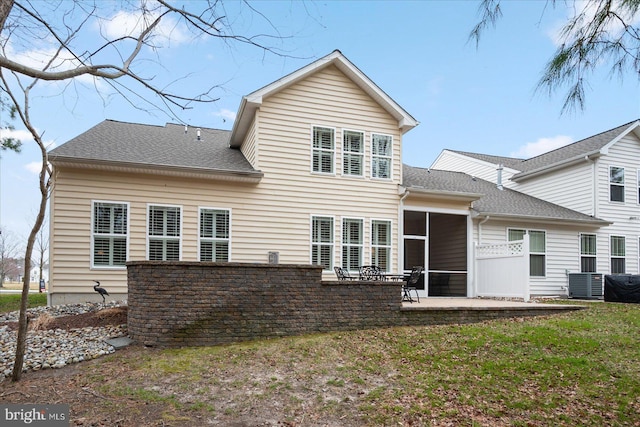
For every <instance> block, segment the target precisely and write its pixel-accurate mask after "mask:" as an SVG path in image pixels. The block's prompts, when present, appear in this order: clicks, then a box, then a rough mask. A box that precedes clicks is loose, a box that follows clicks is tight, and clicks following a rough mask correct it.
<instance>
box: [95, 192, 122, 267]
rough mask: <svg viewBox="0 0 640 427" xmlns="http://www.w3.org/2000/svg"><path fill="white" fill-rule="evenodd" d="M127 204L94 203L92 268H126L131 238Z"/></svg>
mask: <svg viewBox="0 0 640 427" xmlns="http://www.w3.org/2000/svg"><path fill="white" fill-rule="evenodd" d="M128 213H129V205H128V204H127V203H113V202H93V212H92V214H93V221H92V224H93V225H92V227H91V238H92V241H91V243H92V250H91V265H92V267H124V266H125V263H126V261H127V239H128V237H129V227H128V224H129V218H128Z"/></svg>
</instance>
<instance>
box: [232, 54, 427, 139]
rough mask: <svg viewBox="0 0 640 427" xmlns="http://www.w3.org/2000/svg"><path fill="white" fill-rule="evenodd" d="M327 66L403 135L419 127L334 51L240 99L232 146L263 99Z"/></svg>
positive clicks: (389, 98)
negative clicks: (375, 105) (373, 103)
mask: <svg viewBox="0 0 640 427" xmlns="http://www.w3.org/2000/svg"><path fill="white" fill-rule="evenodd" d="M330 65H335V66H336V67H337V68H338V69H339V70H340V71H342V72H343V73H344V74H345V75H346V76H347V77H348V78H350V79H351V80H352V81H353V82H354V83H355V84H356V85H357V86H358V87H360V88H361V89H362V90H363V91H364V92H366V93H367V94H368V95H369V96H370V97H371V98H373V99H374V100H375V101H376V102H377V103H378V104H380V106H382V108H384V109H385V110H386V111H387V112H388V113H389V114H391V115H392V116H393V117H394V118H395V119H396V120H397V121H398V128H399V129H400V130H401V132H402V133H405V132H407V131H409V130H411V129H413V128H414V127H416V126H417V125H418V121H417V120H416V119H414V118H413V117H412V116H411V115H410V114H409V113H407V112H406V111H405V110H404V109H403V108H402V107H401V106H400V105H399V104H397V103H396V102H395V101H394V100H393V99H391V97H390V96H389V95H387V94H386V93H385V92H384V91H383V90H382V89H380V88H379V87H378V86H377V85H376V84H375V83H374V82H373V81H372V80H371V79H369V77H367V76H366V75H365V74H364V73H363V72H362V71H360V69H358V67H356V66H355V65H354V64H353V63H352V62H351V61H349V60H348V59H347V58H346V57H345V56H344V55H343V54H342V52H340V51H339V50H334V51H333V52H331V53H330V54H329V55H327V56H325V57H323V58H320V59H318V60H317V61H315V62H312V63H311V64H309V65H307V66H305V67H302V68H300V69H299V70H297V71H294V72H293V73H291V74H288V75H286V76H284V77H282V78H281V79H278V80H276V81H275V82H273V83H270V84H268V85H267V86H264V87H263V88H261V89H258V90H256V91H255V92H252V93H250V94H249V95H246V96H244V97H243V98H242V100H241V102H240V107H239V108H238V114H237V117H236V120H235V122H234V124H233V130H232V132H231V141H230V146H231V147H234V148H235V147H239V146H240V144H242V141H243V140H244V138H245V136H246V134H247V131H248V129H249V126H250V125H251V122H252V121H253V118H254V116H255V113H256V110H257V109H258V108H259V107H260V105H261V104H262V100H263V99H265V98H268V97H269V96H271V95H273V94H275V93H277V92H279V91H281V90H283V89H285V88H287V87H289V86H291V85H293V84H295V83H297V82H299V81H300V80H302V79H305V78H307V77H308V76H310V75H311V74H313V73H316V72H318V71H320V70H322V69H324V68H326V67H328V66H330Z"/></svg>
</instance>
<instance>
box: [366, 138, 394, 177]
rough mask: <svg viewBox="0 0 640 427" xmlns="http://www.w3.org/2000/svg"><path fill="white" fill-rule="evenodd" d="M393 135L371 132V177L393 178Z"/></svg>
mask: <svg viewBox="0 0 640 427" xmlns="http://www.w3.org/2000/svg"><path fill="white" fill-rule="evenodd" d="M392 147H393V137H392V136H391V135H381V134H377V133H373V134H371V177H373V178H385V179H389V178H391V150H392Z"/></svg>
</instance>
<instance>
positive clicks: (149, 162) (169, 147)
mask: <svg viewBox="0 0 640 427" xmlns="http://www.w3.org/2000/svg"><path fill="white" fill-rule="evenodd" d="M196 132H197V129H196V128H186V132H185V127H184V126H182V125H178V124H171V123H168V124H166V125H165V126H152V125H144V124H138V123H126V122H119V121H114V120H105V121H103V122H101V123H99V124H97V125H96V126H94V127H92V128H91V129H89V130H88V131H86V132H84V133H82V134H80V135H78V136H77V137H75V138H73V139H71V140H70V141H68V142H66V143H65V144H63V145H61V146H59V147H57V148H55V149H53V150H51V152H50V153H49V160H50V161H51V163H52V164H54V165H55V166H76V167H77V166H82V167H92V168H97V169H107V170H118V171H123V172H124V171H129V172H140V171H142V170H148V171H153V172H154V173H160V174H164V175H175V176H191V177H195V176H198V177H202V178H216V179H225V180H240V181H253V182H257V181H259V180H260V179H261V178H262V173H261V172H260V171H257V170H255V169H254V168H253V167H252V166H251V164H250V163H249V162H248V161H247V159H246V158H245V157H244V156H243V155H242V153H241V152H240V150H235V149H232V148H229V146H228V143H229V136H230V132H229V131H228V130H219V129H208V128H201V129H200V135H201V140H197V135H196Z"/></svg>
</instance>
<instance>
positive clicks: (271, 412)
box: [82, 302, 640, 427]
mask: <svg viewBox="0 0 640 427" xmlns="http://www.w3.org/2000/svg"><path fill="white" fill-rule="evenodd" d="M585 304H587V305H588V306H589V309H587V310H581V311H577V312H570V313H565V314H559V315H552V316H546V317H537V318H525V319H508V320H495V321H487V322H483V323H480V324H472V325H450V326H435V327H414V328H411V327H404V328H390V329H378V330H370V331H355V332H342V333H331V334H318V335H310V336H304V337H293V338H282V339H274V340H267V341H259V342H252V343H246V344H237V345H229V346H219V347H203V348H182V349H171V350H157V349H155V350H154V349H141V350H140V352H139V353H135V354H134V355H133V356H129V357H125V354H126V353H122V354H119V353H116V355H114V356H110V357H108V358H105V360H104V361H103V362H102V363H101V364H100V367H99V368H95V369H92V371H91V372H87V376H85V377H83V380H82V381H86V382H87V383H88V384H91V386H92V387H96V388H95V390H97V392H98V393H99V394H100V395H101V396H106V397H107V399H114V401H121V400H123V399H126V401H127V402H130V403H131V402H135V403H134V406H135V408H134V409H133V410H136V409H137V410H140V411H143V410H144V408H145V407H147V405H154V404H156V405H162V408H164V409H163V413H162V420H156V421H157V422H166V423H167V425H197V424H198V423H200V422H203V419H207V418H208V417H215V419H216V420H217V421H219V422H222V424H225V423H232V422H238V421H239V420H240V421H242V422H245V423H248V425H254V424H252V423H260V422H262V421H263V420H264V419H275V420H279V421H281V422H283V423H291V424H290V425H307V424H308V425H325V424H322V423H321V422H326V423H327V424H326V425H340V426H360V425H370V426H383V425H385V426H386V425H388V426H391V425H396V426H398V425H400V426H422V425H455V426H460V425H461V426H476V425H477V426H496V425H497V426H558V425H564V426H574V425H581V426H598V427H600V426H612V425H614V426H638V425H640V304H610V303H603V302H591V303H585ZM105 369H106V370H105ZM109 369H117V370H118V372H119V375H118V376H117V378H114V377H112V376H108V375H107V376H105V374H104V373H105V372H108V370H109ZM94 409H95V408H94ZM172 420H180V422H172ZM317 423H320V424H317ZM287 425H289V424H287Z"/></svg>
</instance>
